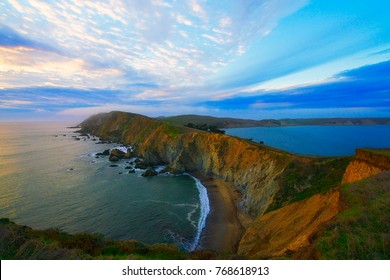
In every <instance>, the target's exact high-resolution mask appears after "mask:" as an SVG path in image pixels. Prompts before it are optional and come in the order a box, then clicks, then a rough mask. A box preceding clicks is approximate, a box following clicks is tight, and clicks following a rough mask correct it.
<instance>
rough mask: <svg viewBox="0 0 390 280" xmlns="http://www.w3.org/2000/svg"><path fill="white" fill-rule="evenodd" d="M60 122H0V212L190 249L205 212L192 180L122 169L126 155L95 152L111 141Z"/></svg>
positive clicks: (26, 221)
mask: <svg viewBox="0 0 390 280" xmlns="http://www.w3.org/2000/svg"><path fill="white" fill-rule="evenodd" d="M66 127H67V124H65V123H44V122H35V123H34V122H31V123H1V122H0V217H2V218H9V219H11V220H13V221H15V222H17V223H19V224H23V225H28V226H30V227H32V228H35V229H46V228H58V229H61V230H63V231H66V232H69V233H80V232H87V233H98V234H102V235H104V236H106V237H108V238H112V239H135V240H139V241H143V242H147V243H157V242H160V243H173V244H177V245H179V246H180V247H182V248H184V249H187V250H193V249H195V248H196V246H197V243H198V242H199V237H200V232H201V230H202V229H203V227H204V225H205V221H206V217H207V214H208V211H209V205H208V198H207V192H206V189H205V188H204V186H202V184H201V183H200V182H199V181H198V180H197V179H195V178H193V177H191V176H190V175H185V174H184V175H181V176H173V175H170V176H156V177H142V176H141V174H142V170H136V172H135V173H133V174H129V173H128V171H129V170H128V169H125V167H126V166H128V165H129V163H128V162H129V160H121V161H119V162H115V163H112V162H109V161H108V157H107V156H106V157H103V156H99V157H96V154H97V153H98V152H102V151H104V150H105V149H112V148H114V147H115V146H117V144H96V143H98V141H92V139H93V138H90V139H88V138H87V137H80V136H79V134H77V133H74V131H75V129H68V128H66ZM76 137H80V138H81V140H79V141H77V140H76ZM113 164H114V165H117V166H116V167H110V165H113Z"/></svg>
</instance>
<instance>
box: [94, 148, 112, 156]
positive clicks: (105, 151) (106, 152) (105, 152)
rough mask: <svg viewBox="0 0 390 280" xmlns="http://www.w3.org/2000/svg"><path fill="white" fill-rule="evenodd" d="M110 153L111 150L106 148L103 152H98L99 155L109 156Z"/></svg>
mask: <svg viewBox="0 0 390 280" xmlns="http://www.w3.org/2000/svg"><path fill="white" fill-rule="evenodd" d="M109 154H110V150H108V149H107V150H104V151H103V152H102V153H97V154H96V155H97V156H108V155H109Z"/></svg>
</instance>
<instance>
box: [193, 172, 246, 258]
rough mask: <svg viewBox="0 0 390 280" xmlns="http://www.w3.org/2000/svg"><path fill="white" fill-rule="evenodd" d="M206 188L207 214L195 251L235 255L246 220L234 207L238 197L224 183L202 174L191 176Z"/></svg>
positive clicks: (236, 193)
mask: <svg viewBox="0 0 390 280" xmlns="http://www.w3.org/2000/svg"><path fill="white" fill-rule="evenodd" d="M194 176H195V177H196V178H198V179H199V180H200V182H201V183H202V185H203V186H204V187H205V188H206V189H207V195H208V198H209V202H210V212H209V214H208V216H207V220H206V225H205V227H204V229H203V231H202V233H201V236H200V241H199V245H198V248H197V249H207V250H213V251H216V252H219V253H236V252H237V247H238V243H239V241H240V239H241V237H242V235H243V233H244V226H243V225H246V224H247V223H248V220H249V218H248V217H247V216H246V215H244V214H243V213H240V212H241V211H240V210H239V209H238V208H237V204H238V202H239V201H240V198H241V194H240V192H239V191H238V190H235V189H234V188H233V187H232V186H231V185H229V184H228V183H227V182H225V181H223V180H219V179H214V178H212V177H210V176H204V175H202V174H199V173H198V174H194Z"/></svg>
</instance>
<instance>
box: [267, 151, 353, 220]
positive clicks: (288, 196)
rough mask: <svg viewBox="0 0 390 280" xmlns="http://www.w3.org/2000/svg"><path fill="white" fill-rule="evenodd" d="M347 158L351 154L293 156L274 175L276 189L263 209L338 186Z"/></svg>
mask: <svg viewBox="0 0 390 280" xmlns="http://www.w3.org/2000/svg"><path fill="white" fill-rule="evenodd" d="M351 159H352V157H326V158H321V157H319V158H312V159H304V158H296V159H294V160H293V161H291V162H290V163H289V164H288V165H287V167H286V168H285V169H284V171H283V173H282V174H281V175H280V176H279V177H278V182H279V186H280V189H279V191H278V192H277V193H276V195H275V197H274V202H273V204H272V205H271V206H270V207H269V208H268V209H267V211H266V212H270V211H273V210H276V209H279V208H281V207H283V206H285V205H287V204H289V203H293V202H297V201H301V200H303V199H305V198H309V197H311V196H313V195H315V194H318V193H325V192H327V191H328V190H330V189H332V188H335V187H337V186H339V185H340V183H341V179H342V178H343V174H344V171H345V169H346V167H347V165H348V164H349V162H350V161H351Z"/></svg>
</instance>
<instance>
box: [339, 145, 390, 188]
mask: <svg viewBox="0 0 390 280" xmlns="http://www.w3.org/2000/svg"><path fill="white" fill-rule="evenodd" d="M385 170H390V149H380V150H374V149H357V150H356V157H355V159H354V160H353V161H351V163H350V164H349V165H348V167H347V170H346V171H345V174H344V176H343V180H342V182H343V183H351V182H355V181H359V180H362V179H365V178H368V177H370V176H373V175H376V174H378V173H381V172H382V171H385Z"/></svg>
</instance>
